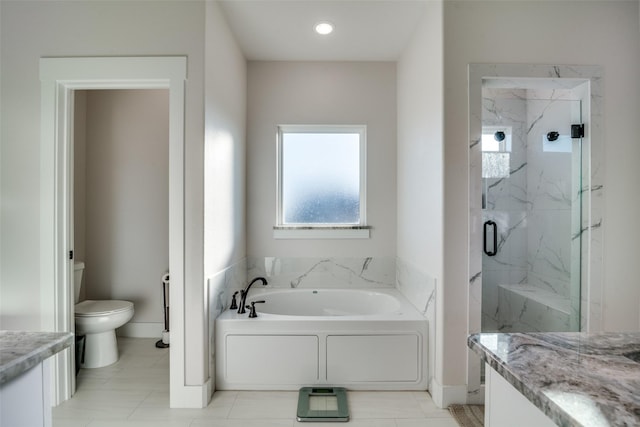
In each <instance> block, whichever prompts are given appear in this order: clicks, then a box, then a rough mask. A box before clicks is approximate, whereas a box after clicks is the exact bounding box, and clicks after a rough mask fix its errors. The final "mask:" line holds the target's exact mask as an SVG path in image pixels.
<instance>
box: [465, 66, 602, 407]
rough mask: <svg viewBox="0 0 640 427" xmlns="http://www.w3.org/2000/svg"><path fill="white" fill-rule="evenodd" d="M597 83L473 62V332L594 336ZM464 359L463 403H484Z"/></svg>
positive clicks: (597, 298) (581, 72)
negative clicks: (564, 333) (465, 389)
mask: <svg viewBox="0 0 640 427" xmlns="http://www.w3.org/2000/svg"><path fill="white" fill-rule="evenodd" d="M601 76H602V70H601V67H599V66H591V65H578V66H576V65H535V64H470V65H469V239H468V243H469V253H468V256H469V258H468V261H469V264H468V269H469V270H468V273H469V276H468V277H469V284H468V286H469V300H468V310H469V313H468V328H467V332H468V333H469V334H473V333H478V332H526V331H535V330H539V331H545V332H548V331H576V330H581V331H597V330H600V328H601V324H602V223H603V217H602V212H603V195H604V185H603V176H604V175H603V171H604V162H603V152H604V143H603V140H602V138H601V122H602V99H603V93H602V86H601V82H602V80H601ZM582 125H584V127H583V126H582ZM581 135H584V136H583V137H582V136H581ZM467 361H468V369H467V393H468V395H467V401H468V402H482V401H483V393H482V387H481V383H482V380H481V378H482V374H481V371H482V369H481V363H480V360H479V359H478V357H477V356H476V355H475V354H473V353H471V352H469V353H467Z"/></svg>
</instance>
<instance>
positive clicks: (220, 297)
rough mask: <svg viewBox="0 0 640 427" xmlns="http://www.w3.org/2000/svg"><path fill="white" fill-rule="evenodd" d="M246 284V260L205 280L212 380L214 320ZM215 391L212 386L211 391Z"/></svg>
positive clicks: (214, 349) (214, 352)
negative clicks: (234, 293) (235, 293)
mask: <svg viewBox="0 0 640 427" xmlns="http://www.w3.org/2000/svg"><path fill="white" fill-rule="evenodd" d="M246 284H247V260H246V258H243V259H241V260H240V261H238V262H236V263H235V264H233V265H231V266H230V267H228V268H226V269H224V270H222V271H220V272H219V273H218V274H216V275H215V276H213V277H211V278H209V280H207V285H208V289H207V295H208V301H209V304H208V307H209V313H208V321H209V329H208V331H209V344H208V345H209V376H210V378H214V377H215V375H214V372H215V367H216V346H215V337H214V331H215V319H216V318H217V317H218V316H220V314H221V313H222V312H223V311H224V310H225V309H226V308H227V307H228V306H229V303H230V302H231V295H232V294H233V292H235V291H236V290H239V289H243V288H244V287H245V286H246ZM213 390H215V384H212V388H211V391H212V392H213Z"/></svg>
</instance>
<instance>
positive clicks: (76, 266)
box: [73, 261, 84, 304]
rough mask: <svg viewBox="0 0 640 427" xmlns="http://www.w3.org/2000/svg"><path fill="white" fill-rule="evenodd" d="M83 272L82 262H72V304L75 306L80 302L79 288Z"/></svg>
mask: <svg viewBox="0 0 640 427" xmlns="http://www.w3.org/2000/svg"><path fill="white" fill-rule="evenodd" d="M83 272H84V262H82V261H74V263H73V302H74V304H77V303H78V301H79V300H80V286H82V273H83Z"/></svg>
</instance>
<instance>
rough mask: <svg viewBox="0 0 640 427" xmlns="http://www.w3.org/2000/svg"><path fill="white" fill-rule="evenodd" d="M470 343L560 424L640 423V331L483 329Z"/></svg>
mask: <svg viewBox="0 0 640 427" xmlns="http://www.w3.org/2000/svg"><path fill="white" fill-rule="evenodd" d="M467 344H468V345H469V347H470V348H471V349H472V350H473V351H475V352H476V353H478V354H479V355H480V356H481V357H482V359H483V360H484V361H485V362H487V363H488V364H489V365H490V366H491V367H492V368H493V369H495V370H496V371H497V372H498V373H499V374H500V375H502V376H503V377H504V378H505V379H506V380H507V381H508V382H509V383H510V384H511V385H512V386H513V387H515V388H516V389H517V390H518V391H519V392H520V393H522V394H523V395H524V396H525V397H526V398H527V399H528V400H529V401H530V402H532V403H533V404H534V405H535V406H536V407H538V408H539V409H540V410H541V411H542V412H544V413H545V414H546V415H547V417H549V418H550V419H551V420H553V421H554V422H555V423H556V424H557V425H559V426H571V427H574V426H576V427H587V426H588V427H598V426H632V425H633V426H637V425H640V333H600V334H588V333H582V332H539V333H511V334H493V333H483V334H474V335H471V336H470V337H469V339H468V340H467ZM634 358H635V361H634V360H633V359H634Z"/></svg>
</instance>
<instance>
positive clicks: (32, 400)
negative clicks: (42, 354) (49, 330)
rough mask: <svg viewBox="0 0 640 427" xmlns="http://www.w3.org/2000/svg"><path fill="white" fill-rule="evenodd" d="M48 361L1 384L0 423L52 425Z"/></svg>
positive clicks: (21, 426) (34, 426)
mask: <svg viewBox="0 0 640 427" xmlns="http://www.w3.org/2000/svg"><path fill="white" fill-rule="evenodd" d="M49 375H50V372H49V361H48V360H44V361H42V362H40V363H38V364H37V365H36V366H34V367H32V368H31V369H28V370H27V371H26V372H23V373H22V374H20V375H19V376H17V377H15V378H13V379H11V380H9V381H8V382H6V383H4V384H2V385H0V426H2V427H4V426H7V427H51V425H52V424H51V423H52V422H51V398H50V387H49Z"/></svg>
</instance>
